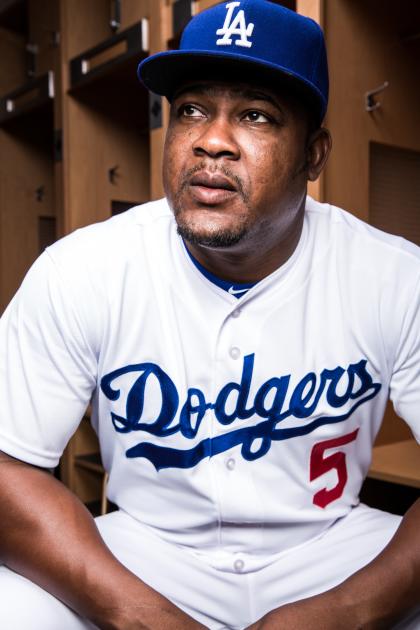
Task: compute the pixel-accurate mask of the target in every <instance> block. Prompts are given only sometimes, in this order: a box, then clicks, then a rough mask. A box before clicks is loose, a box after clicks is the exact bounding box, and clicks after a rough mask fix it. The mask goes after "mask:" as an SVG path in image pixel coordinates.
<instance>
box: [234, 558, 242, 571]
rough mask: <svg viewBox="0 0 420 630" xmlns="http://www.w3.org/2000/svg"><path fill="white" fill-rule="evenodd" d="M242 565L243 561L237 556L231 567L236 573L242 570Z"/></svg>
mask: <svg viewBox="0 0 420 630" xmlns="http://www.w3.org/2000/svg"><path fill="white" fill-rule="evenodd" d="M244 566H245V562H244V561H243V560H241V559H240V558H237V559H236V560H235V562H234V563H233V568H234V569H235V571H236V573H240V572H241V571H243V568H244Z"/></svg>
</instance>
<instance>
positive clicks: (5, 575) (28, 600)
mask: <svg viewBox="0 0 420 630" xmlns="http://www.w3.org/2000/svg"><path fill="white" fill-rule="evenodd" d="M0 593H1V598H0V628H7V630H28V629H29V628H30V629H31V630H57V628H60V630H91V629H93V628H94V626H93V625H92V624H90V623H89V622H87V621H84V620H82V619H81V618H80V617H79V616H78V615H76V614H75V613H74V612H73V611H72V610H70V609H69V608H67V606H65V605H64V604H63V603H62V602H60V601H59V600H58V599H56V598H55V597H53V596H52V595H50V594H49V593H47V592H46V591H44V590H43V589H42V588H40V587H39V586H37V585H36V584H33V583H32V582H31V581H30V580H27V579H26V578H24V577H22V576H21V575H18V574H17V573H14V572H13V571H10V570H9V569H8V568H7V567H4V566H0Z"/></svg>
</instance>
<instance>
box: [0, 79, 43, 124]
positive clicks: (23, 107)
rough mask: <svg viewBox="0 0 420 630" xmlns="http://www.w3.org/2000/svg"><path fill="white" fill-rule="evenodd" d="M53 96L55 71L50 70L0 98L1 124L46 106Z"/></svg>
mask: <svg viewBox="0 0 420 630" xmlns="http://www.w3.org/2000/svg"><path fill="white" fill-rule="evenodd" d="M53 98H54V73H53V72H52V71H49V72H47V73H46V74H43V75H42V76H40V77H37V78H36V79H32V80H30V81H28V82H27V83H25V85H22V86H21V87H19V88H17V89H16V90H13V92H9V94H6V95H5V96H3V97H2V98H0V124H2V123H4V122H6V121H8V120H12V119H15V118H17V117H18V116H21V115H22V114H26V113H28V112H34V111H36V110H39V109H41V108H44V107H45V106H46V105H48V104H49V103H52V99H53Z"/></svg>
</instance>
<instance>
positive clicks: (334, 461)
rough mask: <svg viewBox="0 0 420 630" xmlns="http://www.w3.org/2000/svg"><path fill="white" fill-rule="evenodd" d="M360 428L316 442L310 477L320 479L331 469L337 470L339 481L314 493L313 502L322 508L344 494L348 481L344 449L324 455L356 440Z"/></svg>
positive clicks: (311, 479) (312, 455) (312, 454)
mask: <svg viewBox="0 0 420 630" xmlns="http://www.w3.org/2000/svg"><path fill="white" fill-rule="evenodd" d="M358 432H359V429H356V430H355V431H353V432H352V433H348V434H347V435H342V436H341V437H339V438H333V439H332V440H325V441H324V442H318V444H315V446H314V447H313V449H312V451H311V459H310V469H309V479H310V481H313V480H314V479H318V477H321V475H324V474H325V473H326V472H328V471H329V470H336V471H337V475H338V483H337V485H335V486H334V487H333V488H330V489H328V488H322V490H319V491H318V492H317V493H316V494H314V498H313V503H315V505H317V506H318V507H320V508H325V507H326V506H327V505H328V504H329V503H331V502H332V501H335V500H336V499H339V498H340V497H341V495H342V494H343V490H344V486H345V485H346V483H347V468H346V454H345V453H343V451H338V453H333V454H332V455H327V456H326V457H325V456H324V453H325V451H327V450H328V449H330V448H335V447H337V446H344V444H349V443H350V442H354V440H355V439H356V437H357V434H358Z"/></svg>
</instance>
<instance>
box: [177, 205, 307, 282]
mask: <svg viewBox="0 0 420 630" xmlns="http://www.w3.org/2000/svg"><path fill="white" fill-rule="evenodd" d="M303 218H304V214H303V213H302V214H301V217H300V219H299V221H297V222H296V223H295V225H294V226H293V230H292V231H291V232H290V233H289V234H287V235H286V236H285V237H284V238H282V239H277V240H274V242H273V243H272V244H271V245H270V247H267V246H266V247H265V249H262V248H261V247H259V244H258V242H257V243H253V242H252V241H250V242H249V243H248V242H245V243H244V244H242V243H241V244H238V246H234V247H226V248H210V247H205V246H202V245H197V244H192V243H189V242H185V245H186V247H187V248H188V250H189V251H190V253H191V254H192V256H194V258H195V259H196V260H198V262H199V263H200V264H201V265H203V267H205V269H207V270H208V271H209V272H210V273H212V274H214V275H215V276H217V277H218V278H222V279H223V280H229V281H231V282H234V283H253V282H259V281H260V280H262V279H263V278H265V277H267V276H269V275H270V274H271V273H273V272H274V271H276V269H279V268H280V267H281V266H282V265H284V264H285V263H286V262H287V261H288V260H289V258H290V257H291V256H292V255H293V253H294V251H295V250H296V248H297V246H298V243H299V240H300V237H301V234H302V228H303Z"/></svg>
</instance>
